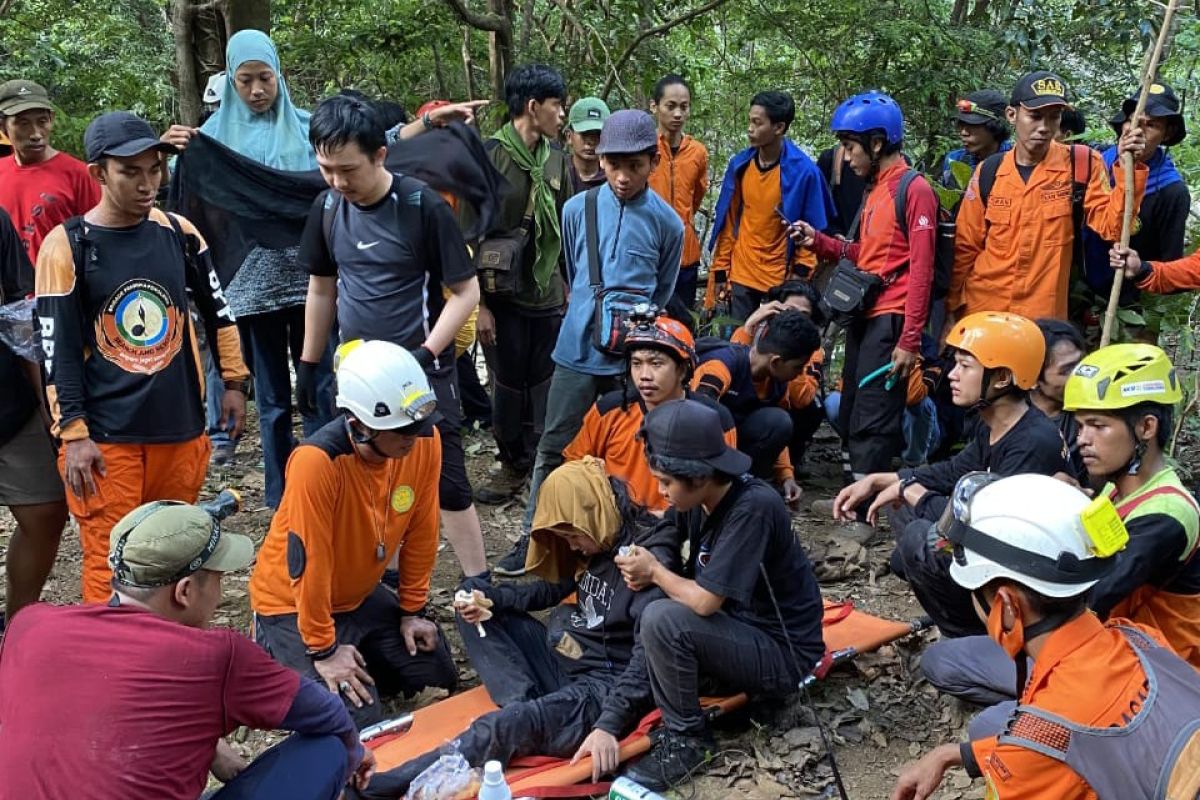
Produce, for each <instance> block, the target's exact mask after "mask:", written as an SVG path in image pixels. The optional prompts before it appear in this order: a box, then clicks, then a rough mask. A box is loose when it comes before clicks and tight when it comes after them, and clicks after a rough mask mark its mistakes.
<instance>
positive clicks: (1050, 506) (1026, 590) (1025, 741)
mask: <svg viewBox="0 0 1200 800" xmlns="http://www.w3.org/2000/svg"><path fill="white" fill-rule="evenodd" d="M988 477H990V476H980V475H972V476H969V477H967V478H964V480H963V481H962V482H960V484H959V486H958V487H956V489H955V502H954V513H953V514H952V519H950V520H949V521H948V523H949V524H948V525H947V526H946V527H947V530H946V531H945V533H946V536H947V538H948V539H949V541H950V543H951V547H952V551H953V564H952V566H951V567H950V571H951V575H952V576H953V578H954V580H955V581H956V582H957V583H958V584H959V585H960V586H962V588H963V589H964V590H966V591H969V592H970V593H971V597H972V600H973V603H974V605H975V610H976V612H977V613H978V615H979V617H980V619H982V620H986V622H987V630H988V636H989V637H991V639H992V640H994V641H995V642H996V643H997V644H998V645H999V647H1001V648H1003V650H1004V652H1005V653H1007V654H1008V655H1009V657H1011V658H1013V659H1015V660H1016V664H1017V672H1018V676H1019V677H1018V681H1017V682H1016V683H1015V684H1014V689H1017V690H1018V691H1019V693H1020V696H1021V705H1020V706H1019V707H1018V708H1016V709H1015V710H1014V711H1013V713H1012V714H1011V715H1010V716H1009V717H1008V718H1007V720H1006V721H1005V724H1004V726H1003V729H1002V730H1001V732H1000V733H999V735H991V736H979V737H976V736H971V737H970V739H969V741H967V742H964V743H962V744H946V745H942V746H940V747H937V748H936V749H934V750H932V751H931V752H929V753H927V754H926V755H925V756H924V757H923V758H922V759H921V760H920V761H918V762H916V763H915V764H912V765H910V766H908V767H907V768H906V769H905V770H904V771H903V772H902V773H901V774H900V777H899V779H898V781H897V782H896V787H895V789H894V790H893V792H892V795H891V800H925V798H928V797H930V796H932V795H933V794H934V793H935V792H936V790H937V787H938V785H939V784H940V783H941V781H942V778H943V776H944V775H945V772H946V770H947V769H948V768H950V767H960V766H961V767H965V768H966V771H967V774H968V775H969V776H971V777H973V778H983V779H984V780H985V781H986V782H987V786H986V791H985V795H984V796H985V797H986V798H988V800H1004V798H1039V799H1041V798H1044V800H1099V799H1100V798H1104V800H1118V799H1119V800H1133V798H1151V797H1155V798H1169V799H1170V800H1182V799H1183V798H1189V799H1190V798H1194V797H1196V796H1197V792H1198V791H1200V769H1197V764H1198V761H1200V681H1198V680H1197V676H1196V672H1195V670H1194V669H1193V668H1192V667H1191V666H1190V665H1189V664H1188V663H1187V662H1185V661H1184V660H1183V659H1181V658H1179V657H1178V656H1177V655H1175V654H1174V653H1172V652H1171V650H1170V649H1169V648H1168V647H1167V646H1166V645H1165V644H1163V642H1162V640H1161V638H1160V634H1159V633H1158V632H1157V631H1155V630H1153V629H1152V628H1145V627H1142V626H1140V625H1136V624H1133V623H1130V622H1128V621H1126V620H1114V621H1110V622H1108V623H1102V622H1101V621H1100V620H1099V619H1098V618H1097V617H1096V615H1095V614H1093V613H1092V612H1091V611H1089V610H1088V609H1087V602H1088V596H1089V592H1090V591H1092V589H1093V587H1095V586H1096V585H1097V583H1098V582H1100V581H1102V580H1104V579H1105V578H1106V576H1108V575H1109V574H1110V573H1111V571H1112V570H1113V569H1114V568H1117V567H1116V564H1115V562H1114V559H1113V557H1112V554H1113V553H1114V552H1119V551H1120V549H1121V548H1122V547H1124V546H1125V543H1126V542H1127V541H1128V539H1129V534H1128V533H1127V532H1126V531H1125V529H1124V527H1123V526H1122V524H1121V521H1120V519H1119V518H1118V517H1117V513H1116V510H1115V509H1114V508H1113V507H1112V504H1111V503H1110V502H1109V501H1108V500H1107V498H1104V497H1100V498H1098V499H1097V500H1095V501H1092V500H1089V498H1088V497H1087V496H1086V495H1085V494H1083V493H1082V492H1080V491H1079V490H1077V489H1075V488H1074V487H1072V486H1070V485H1068V484H1067V483H1065V482H1063V481H1060V480H1055V479H1054V478H1050V477H1046V476H1042V475H1017V476H1014V477H1010V478H1003V479H1001V480H998V481H994V482H988V481H985V480H980V479H981V478H988ZM1027 658H1028V659H1032V667H1030V662H1029V661H1028V660H1027ZM1026 675H1028V680H1025V678H1026Z"/></svg>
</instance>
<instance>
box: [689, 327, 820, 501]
mask: <svg viewBox="0 0 1200 800" xmlns="http://www.w3.org/2000/svg"><path fill="white" fill-rule="evenodd" d="M701 359H703V360H702V361H701V362H700V366H699V367H697V368H696V375H695V377H694V378H692V391H694V392H695V393H696V394H697V395H699V396H700V397H703V398H708V399H710V400H712V401H715V402H720V404H721V405H722V406H724V407H726V408H728V409H729V411H730V413H732V414H733V418H734V420H742V419H745V418H746V417H747V416H748V415H749V414H751V413H753V412H754V411H757V410H758V409H760V408H765V407H768V406H779V407H780V408H784V409H788V410H793V411H800V410H802V409H804V408H807V407H808V406H810V405H812V402H813V398H814V396H815V390H814V389H813V386H812V384H810V383H809V382H807V381H804V380H802V379H800V378H798V379H797V380H794V381H791V382H790V383H786V384H784V383H780V382H779V381H776V380H774V379H773V378H769V377H768V378H766V379H764V380H761V381H756V380H755V379H754V376H753V375H752V374H751V373H750V348H749V346H747V345H744V344H733V343H729V344H726V345H724V346H722V347H715V348H713V349H712V350H710V351H708V352H706V353H704V354H703V355H701ZM811 364H812V362H811V360H810V361H809V365H810V366H811ZM801 378H803V376H801ZM795 476H796V471H795V470H794V469H793V468H792V460H791V457H790V456H789V455H788V449H787V448H786V447H785V448H783V450H782V451H780V453H779V458H778V460H777V461H776V462H775V479H776V480H777V481H779V482H781V483H782V482H783V481H786V480H791V479H793V478H795Z"/></svg>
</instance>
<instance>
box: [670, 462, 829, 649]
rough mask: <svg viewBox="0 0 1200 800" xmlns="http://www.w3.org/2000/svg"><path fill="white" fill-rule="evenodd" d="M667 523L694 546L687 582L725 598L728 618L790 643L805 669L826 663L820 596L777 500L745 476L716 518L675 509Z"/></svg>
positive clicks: (715, 512) (737, 481) (735, 484)
mask: <svg viewBox="0 0 1200 800" xmlns="http://www.w3.org/2000/svg"><path fill="white" fill-rule="evenodd" d="M664 522H673V523H674V525H675V527H676V528H677V529H678V532H679V535H680V538H681V540H684V539H686V540H687V541H688V542H690V550H689V554H688V560H687V564H686V565H685V567H684V573H683V574H684V576H685V577H688V578H692V579H693V580H695V581H696V583H697V584H698V585H699V586H700V587H702V588H704V589H707V590H708V591H710V592H712V593H713V594H718V595H721V596H722V597H724V598H725V604H724V606H722V610H723V611H724V612H726V613H728V614H729V615H730V616H732V617H734V618H735V619H738V620H741V621H742V622H745V623H748V624H750V625H753V626H754V627H756V628H759V629H760V630H763V631H766V632H767V633H769V634H770V635H771V636H772V637H774V638H775V639H776V640H777V641H778V642H779V643H780V644H782V645H783V646H784V647H787V646H788V639H789V638H790V639H791V645H792V647H794V648H795V651H796V656H797V657H798V658H799V659H800V662H801V665H811V664H815V663H816V662H817V661H818V660H819V659H820V658H821V656H822V655H824V653H825V644H824V640H823V639H822V636H821V620H822V617H823V616H824V612H823V608H822V602H821V591H820V588H819V587H818V586H817V579H816V576H815V575H814V574H813V569H812V564H810V563H809V561H808V556H806V555H805V554H804V549H803V548H802V547H801V546H800V542H799V541H798V540H797V539H796V536H795V534H794V533H792V524H791V519H790V517H789V515H788V511H787V507H786V506H785V505H784V503H783V498H781V497H780V496H779V492H777V491H775V489H773V488H772V487H771V486H769V485H767V484H766V483H764V482H763V481H761V480H759V479H758V478H752V477H750V476H742V477H739V478H735V479H734V481H733V484H732V485H731V486H730V488H729V491H728V492H727V493H726V495H725V497H724V499H722V500H721V502H720V504H718V505H717V507H716V508H715V509H713V513H712V514H711V515H707V514H705V513H704V510H703V509H701V508H696V509H693V510H691V511H688V512H685V513H682V514H681V513H679V512H677V511H676V510H675V509H674V508H671V509H668V511H667V513H666V516H665V517H664ZM763 568H765V572H766V578H767V580H764V576H763V571H764V569H763ZM768 580H769V582H770V586H769V587H768V583H767V581H768ZM771 590H774V593H775V600H776V601H777V602H778V603H779V610H778V612H777V611H776V609H775V604H774V603H773V602H772V601H771ZM780 616H782V617H783V620H784V623H785V624H786V625H787V633H786V635H785V633H784V631H783V629H781V628H780V626H779V617H780Z"/></svg>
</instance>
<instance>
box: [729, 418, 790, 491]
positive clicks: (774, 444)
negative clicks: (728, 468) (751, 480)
mask: <svg viewBox="0 0 1200 800" xmlns="http://www.w3.org/2000/svg"><path fill="white" fill-rule="evenodd" d="M737 434H738V449H739V450H741V451H742V452H743V453H745V454H746V455H748V456H750V459H751V465H750V473H751V474H752V475H754V476H755V477H756V478H762V479H763V480H765V481H771V480H773V479H774V477H775V462H776V460H778V458H779V454H780V453H782V452H783V448H785V447H787V446H788V443H789V442H791V440H792V417H791V415H790V414H789V413H788V412H787V411H785V410H784V409H782V408H779V407H777V406H769V407H766V408H759V409H756V410H754V411H752V412H751V413H749V414H747V415H746V416H745V417H743V418H742V419H741V420H740V421H738V424H737Z"/></svg>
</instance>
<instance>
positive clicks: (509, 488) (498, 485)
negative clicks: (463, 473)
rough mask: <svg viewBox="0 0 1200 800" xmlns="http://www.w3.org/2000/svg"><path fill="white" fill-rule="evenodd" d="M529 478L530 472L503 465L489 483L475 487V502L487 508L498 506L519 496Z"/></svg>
mask: <svg viewBox="0 0 1200 800" xmlns="http://www.w3.org/2000/svg"><path fill="white" fill-rule="evenodd" d="M528 477H529V470H517V469H513V468H512V467H511V466H509V465H508V464H501V466H500V469H499V471H497V472H496V473H494V474H493V475H492V477H491V479H490V480H489V482H488V483H486V484H484V485H482V486H477V487H475V502H476V503H479V504H481V505H485V506H498V505H500V504H501V503H507V502H508V501H509V500H511V499H513V498H514V497H516V496H517V494H518V493H519V492H520V491H521V487H522V486H524V485H525V481H526V479H527V478H528Z"/></svg>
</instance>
